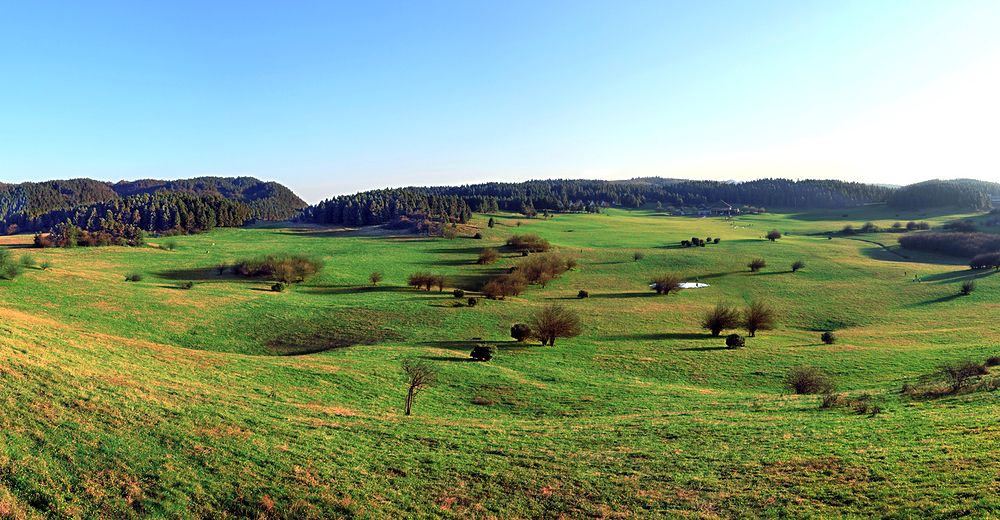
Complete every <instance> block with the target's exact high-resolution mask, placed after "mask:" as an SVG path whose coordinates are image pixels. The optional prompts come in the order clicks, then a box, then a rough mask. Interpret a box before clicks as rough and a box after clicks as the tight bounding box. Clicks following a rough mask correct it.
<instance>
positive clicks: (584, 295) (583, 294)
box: [576, 289, 590, 300]
mask: <svg viewBox="0 0 1000 520" xmlns="http://www.w3.org/2000/svg"><path fill="white" fill-rule="evenodd" d="M576 297H577V298H580V299H581V300H582V299H583V298H590V293H589V292H587V291H584V290H583V289H580V292H578V293H576Z"/></svg>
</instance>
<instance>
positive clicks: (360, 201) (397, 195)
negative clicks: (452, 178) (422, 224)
mask: <svg viewBox="0 0 1000 520" xmlns="http://www.w3.org/2000/svg"><path fill="white" fill-rule="evenodd" d="M470 218H472V208H471V207H470V206H469V204H468V202H466V200H465V199H463V198H461V197H458V196H455V195H432V194H426V193H419V192H416V191H413V190H409V189H386V190H377V191H366V192H363V193H357V194H354V195H341V196H338V197H334V198H332V199H328V200H324V201H323V202H320V203H319V204H316V205H314V206H310V207H308V208H306V209H305V210H303V212H302V215H301V217H300V219H301V220H302V221H304V222H313V223H317V224H339V225H344V226H367V225H373V224H385V223H388V222H394V221H398V220H400V219H411V220H413V219H426V220H432V221H438V222H460V223H465V222H468V220H469V219H470Z"/></svg>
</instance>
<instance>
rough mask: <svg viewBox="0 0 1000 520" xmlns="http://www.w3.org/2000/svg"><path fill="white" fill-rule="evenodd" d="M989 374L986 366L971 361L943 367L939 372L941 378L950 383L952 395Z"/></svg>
mask: <svg viewBox="0 0 1000 520" xmlns="http://www.w3.org/2000/svg"><path fill="white" fill-rule="evenodd" d="M988 372H989V370H987V368H986V366H985V365H982V364H979V363H976V362H974V361H969V360H966V361H959V362H956V363H949V364H946V365H942V366H941V368H940V369H939V370H938V373H939V374H940V376H941V378H942V379H944V380H945V382H947V383H948V386H949V388H950V390H951V393H957V392H959V391H960V390H962V388H964V387H965V386H966V385H967V384H968V382H969V381H970V380H971V379H973V378H975V377H978V376H982V375H986V374H987V373H988Z"/></svg>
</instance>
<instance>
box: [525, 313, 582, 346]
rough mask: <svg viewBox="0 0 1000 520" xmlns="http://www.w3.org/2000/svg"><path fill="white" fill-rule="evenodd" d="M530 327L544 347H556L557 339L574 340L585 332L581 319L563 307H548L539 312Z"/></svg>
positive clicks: (530, 321)
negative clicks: (573, 338)
mask: <svg viewBox="0 0 1000 520" xmlns="http://www.w3.org/2000/svg"><path fill="white" fill-rule="evenodd" d="M528 326H529V327H530V328H531V331H532V333H533V334H534V336H535V337H536V338H538V340H539V341H541V342H542V345H555V344H556V338H572V337H575V336H579V335H580V334H581V333H582V332H583V327H582V326H581V325H580V317H579V316H577V314H576V313H575V312H573V311H571V310H569V309H567V308H566V307H563V306H562V305H558V304H555V305H548V306H546V307H543V308H542V310H540V311H538V314H535V315H534V316H533V317H532V318H531V319H530V320H529V321H528Z"/></svg>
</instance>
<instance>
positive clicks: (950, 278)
mask: <svg viewBox="0 0 1000 520" xmlns="http://www.w3.org/2000/svg"><path fill="white" fill-rule="evenodd" d="M994 274H996V271H994V270H992V269H975V270H973V269H964V270H962V271H951V272H948V273H938V274H932V275H929V276H924V277H923V278H922V280H923V281H925V282H936V283H954V282H964V281H966V280H978V279H979V278H985V277H987V276H993V275H994Z"/></svg>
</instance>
